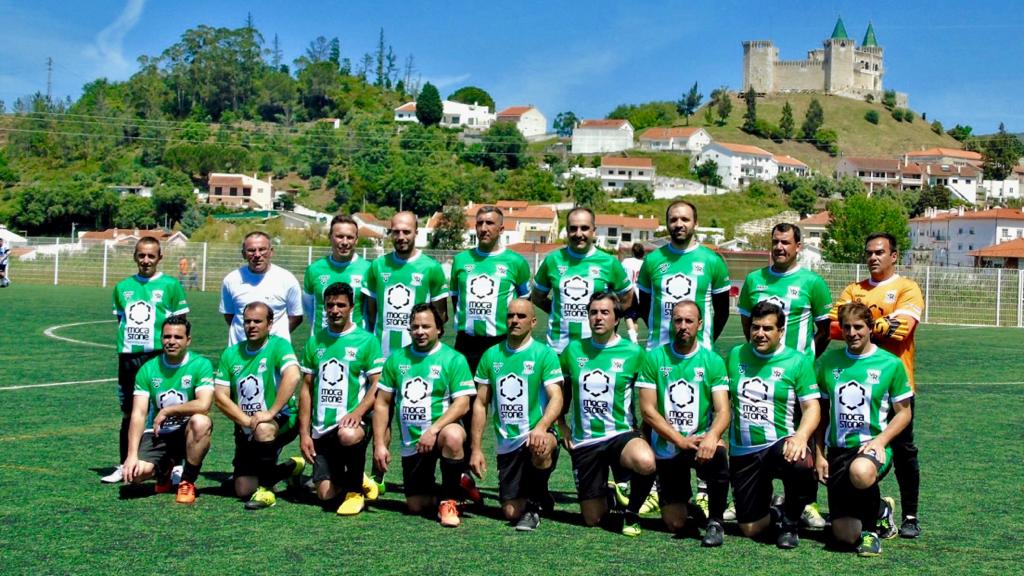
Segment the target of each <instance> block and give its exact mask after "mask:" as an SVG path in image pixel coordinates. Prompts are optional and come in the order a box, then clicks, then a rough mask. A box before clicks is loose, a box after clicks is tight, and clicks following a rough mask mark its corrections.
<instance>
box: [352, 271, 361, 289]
mask: <svg viewBox="0 0 1024 576" xmlns="http://www.w3.org/2000/svg"><path fill="white" fill-rule="evenodd" d="M351 279H352V282H351V285H352V287H353V288H358V287H360V286H361V285H362V284H363V277H362V275H361V274H353V275H352V278H351Z"/></svg>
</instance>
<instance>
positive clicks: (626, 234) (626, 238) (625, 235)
mask: <svg viewBox="0 0 1024 576" xmlns="http://www.w3.org/2000/svg"><path fill="white" fill-rule="evenodd" d="M622 241H623V242H632V241H633V234H632V233H631V232H623V233H622Z"/></svg>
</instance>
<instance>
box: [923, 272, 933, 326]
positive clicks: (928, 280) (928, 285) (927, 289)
mask: <svg viewBox="0 0 1024 576" xmlns="http://www.w3.org/2000/svg"><path fill="white" fill-rule="evenodd" d="M931 294H932V267H931V266H926V267H925V269H924V323H925V324H927V323H928V309H929V308H930V307H931V306H930V304H931Z"/></svg>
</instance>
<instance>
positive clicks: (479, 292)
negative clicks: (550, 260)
mask: <svg viewBox="0 0 1024 576" xmlns="http://www.w3.org/2000/svg"><path fill="white" fill-rule="evenodd" d="M449 287H450V288H451V295H452V298H454V299H455V301H454V307H455V329H456V330H457V331H458V332H465V333H466V334H469V335H470V336H504V335H505V333H506V332H507V331H508V329H507V328H506V327H505V316H506V315H507V314H508V303H509V302H511V301H512V299H513V298H515V297H517V296H526V295H527V294H529V292H530V266H529V264H527V263H526V259H525V258H523V257H522V256H520V255H519V254H516V253H515V252H513V251H511V250H507V249H505V248H501V249H498V250H495V251H494V252H489V253H488V252H481V251H480V249H479V248H472V249H470V250H466V251H464V252H460V253H459V254H457V255H456V256H455V260H454V261H452V274H451V282H450V284H449Z"/></svg>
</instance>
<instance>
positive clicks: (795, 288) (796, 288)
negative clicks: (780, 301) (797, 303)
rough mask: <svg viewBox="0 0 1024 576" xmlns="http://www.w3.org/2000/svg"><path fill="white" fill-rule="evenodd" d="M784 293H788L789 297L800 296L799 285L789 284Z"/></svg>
mask: <svg viewBox="0 0 1024 576" xmlns="http://www.w3.org/2000/svg"><path fill="white" fill-rule="evenodd" d="M786 293H787V294H789V297H790V298H799V297H800V287H799V286H790V287H789V288H787V289H786Z"/></svg>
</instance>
